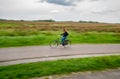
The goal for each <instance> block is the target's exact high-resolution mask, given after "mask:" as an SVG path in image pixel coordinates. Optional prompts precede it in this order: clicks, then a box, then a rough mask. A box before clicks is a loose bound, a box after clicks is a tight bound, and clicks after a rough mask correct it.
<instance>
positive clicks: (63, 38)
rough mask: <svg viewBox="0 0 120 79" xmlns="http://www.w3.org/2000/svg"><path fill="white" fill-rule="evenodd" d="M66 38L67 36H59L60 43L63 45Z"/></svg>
mask: <svg viewBox="0 0 120 79" xmlns="http://www.w3.org/2000/svg"><path fill="white" fill-rule="evenodd" d="M66 38H67V37H66V36H65V37H62V38H61V44H62V45H64V41H65V39H66Z"/></svg>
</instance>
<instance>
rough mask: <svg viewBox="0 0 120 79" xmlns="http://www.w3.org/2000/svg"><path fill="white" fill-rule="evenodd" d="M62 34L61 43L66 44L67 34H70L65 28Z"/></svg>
mask: <svg viewBox="0 0 120 79" xmlns="http://www.w3.org/2000/svg"><path fill="white" fill-rule="evenodd" d="M61 35H62V38H61V44H62V45H63V46H64V45H65V44H64V41H65V40H66V39H67V36H68V35H69V34H68V32H67V30H66V29H65V28H64V29H63V33H62V34H61Z"/></svg>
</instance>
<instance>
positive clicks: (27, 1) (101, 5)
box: [0, 0, 120, 23]
mask: <svg viewBox="0 0 120 79" xmlns="http://www.w3.org/2000/svg"><path fill="white" fill-rule="evenodd" d="M0 19H14V20H21V19H23V20H38V19H39V20H45V19H53V20H56V21H79V20H83V21H99V22H111V23H120V0H0Z"/></svg>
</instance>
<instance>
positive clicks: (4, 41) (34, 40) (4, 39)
mask: <svg viewBox="0 0 120 79" xmlns="http://www.w3.org/2000/svg"><path fill="white" fill-rule="evenodd" d="M60 33H61V32H58V31H41V32H39V33H38V35H27V36H0V47H13V46H30V45H48V44H49V42H50V41H52V40H55V39H57V38H60V37H58V35H60ZM69 33H70V35H69V37H68V39H70V40H71V42H72V43H73V44H78V43H120V36H119V35H117V34H116V33H112V32H84V33H77V32H74V31H71V32H69ZM23 34H24V33H23Z"/></svg>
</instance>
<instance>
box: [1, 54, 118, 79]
mask: <svg viewBox="0 0 120 79" xmlns="http://www.w3.org/2000/svg"><path fill="white" fill-rule="evenodd" d="M118 67H120V56H119V55H118V56H105V57H90V58H78V59H67V60H56V61H47V62H37V63H29V64H19V65H11V66H0V79H29V78H32V77H41V76H49V75H55V74H67V73H71V72H79V71H94V70H104V69H112V68H118Z"/></svg>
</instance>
